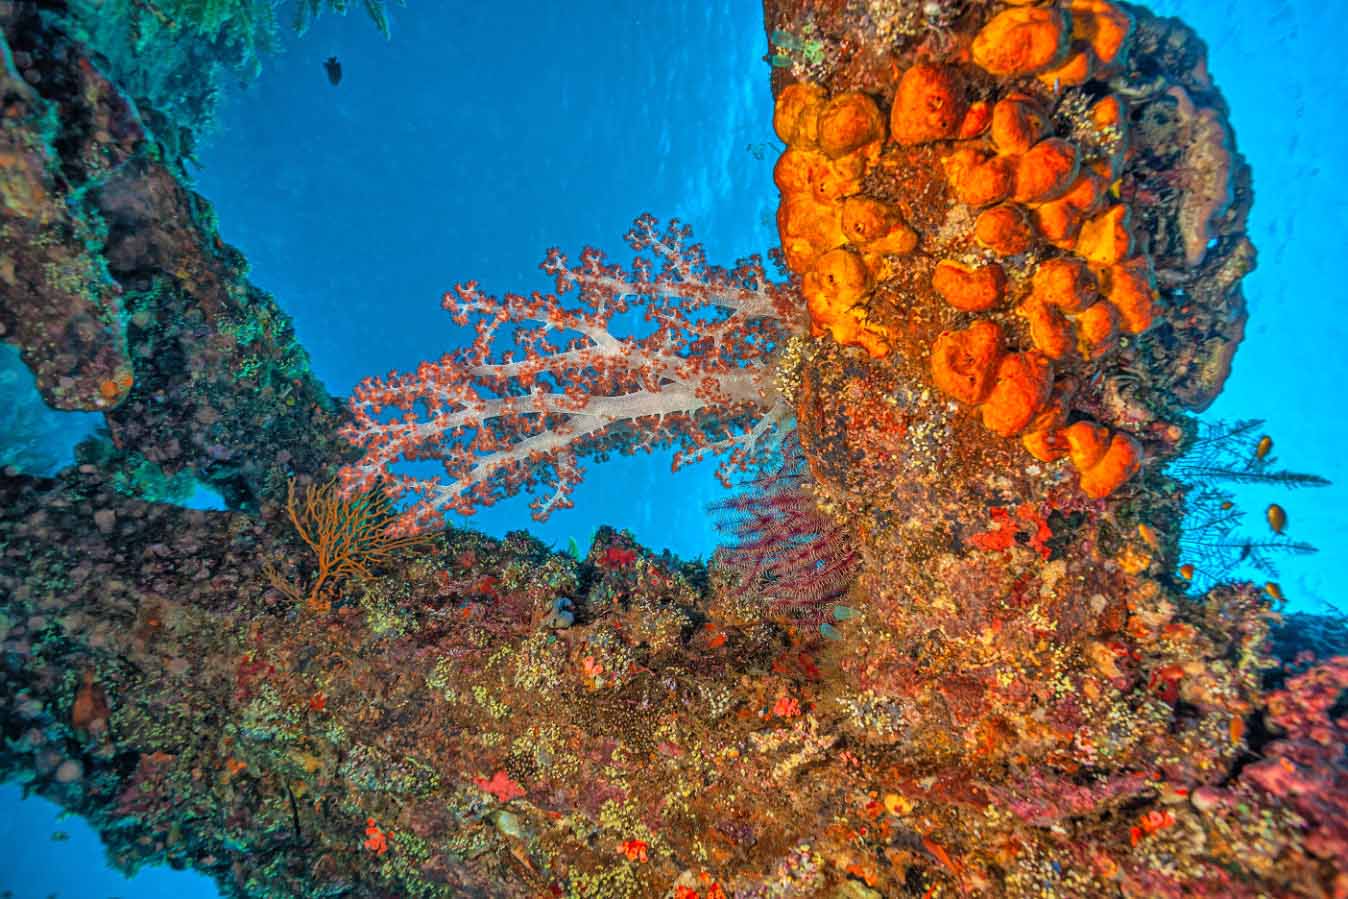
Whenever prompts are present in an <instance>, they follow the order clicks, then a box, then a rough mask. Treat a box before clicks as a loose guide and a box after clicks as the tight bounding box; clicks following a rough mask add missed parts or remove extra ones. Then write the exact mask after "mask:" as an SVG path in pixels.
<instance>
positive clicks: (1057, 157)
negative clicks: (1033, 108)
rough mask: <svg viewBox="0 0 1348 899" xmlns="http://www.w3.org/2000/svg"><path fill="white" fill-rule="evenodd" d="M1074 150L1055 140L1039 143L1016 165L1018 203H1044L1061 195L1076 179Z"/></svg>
mask: <svg viewBox="0 0 1348 899" xmlns="http://www.w3.org/2000/svg"><path fill="white" fill-rule="evenodd" d="M1079 169H1080V162H1079V161H1078V158H1077V148H1076V147H1075V146H1074V145H1073V144H1071V143H1070V142H1068V141H1065V140H1063V139H1062V138H1058V137H1050V138H1046V139H1044V140H1041V141H1040V142H1039V143H1037V144H1035V145H1034V146H1033V147H1031V148H1030V149H1029V151H1028V152H1026V153H1025V154H1024V155H1022V156H1021V157H1020V161H1019V162H1017V163H1016V190H1015V194H1014V195H1013V196H1014V197H1015V200H1016V202H1018V203H1046V202H1048V201H1049V200H1053V199H1056V198H1058V197H1060V196H1062V195H1063V194H1064V193H1065V192H1066V191H1067V188H1069V187H1071V186H1072V183H1073V182H1074V181H1075V180H1076V177H1077V172H1078V171H1079Z"/></svg>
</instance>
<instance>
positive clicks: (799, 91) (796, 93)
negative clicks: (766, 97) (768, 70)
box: [772, 81, 828, 147]
mask: <svg viewBox="0 0 1348 899" xmlns="http://www.w3.org/2000/svg"><path fill="white" fill-rule="evenodd" d="M827 96H828V95H827V94H826V93H825V91H824V89H823V88H822V87H820V86H819V85H817V84H806V83H805V82H803V81H798V82H796V83H795V84H788V85H787V86H786V87H784V88H782V92H781V93H780V94H778V95H777V104H776V105H775V106H774V107H773V109H772V129H773V130H774V131H776V132H777V136H778V137H780V138H781V139H782V143H784V144H786V145H787V146H788V147H813V146H814V145H815V144H816V142H817V141H818V139H819V124H818V123H819V111H820V110H821V109H823V108H824V102H825V98H826V97H827Z"/></svg>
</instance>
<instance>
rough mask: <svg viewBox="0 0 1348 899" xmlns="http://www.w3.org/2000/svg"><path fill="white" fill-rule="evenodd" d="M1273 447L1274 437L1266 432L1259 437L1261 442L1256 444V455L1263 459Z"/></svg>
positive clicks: (1257, 457)
mask: <svg viewBox="0 0 1348 899" xmlns="http://www.w3.org/2000/svg"><path fill="white" fill-rule="evenodd" d="M1271 449H1273V438H1272V437H1270V436H1268V435H1267V434H1265V435H1264V436H1263V437H1260V438H1259V443H1258V444H1256V445H1255V448H1254V457H1255V458H1256V459H1260V460H1262V459H1263V458H1264V457H1265V456H1267V455H1268V453H1269V450H1271Z"/></svg>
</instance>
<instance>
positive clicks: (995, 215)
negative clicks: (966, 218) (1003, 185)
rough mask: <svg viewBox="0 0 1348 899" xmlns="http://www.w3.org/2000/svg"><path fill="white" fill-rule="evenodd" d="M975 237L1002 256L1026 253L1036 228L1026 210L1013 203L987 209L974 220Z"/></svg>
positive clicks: (1032, 240)
mask: <svg viewBox="0 0 1348 899" xmlns="http://www.w3.org/2000/svg"><path fill="white" fill-rule="evenodd" d="M974 237H975V238H976V239H977V240H978V242H979V243H980V244H982V245H983V246H985V247H987V248H988V249H989V250H992V251H993V252H994V253H998V254H1000V255H1002V256H1017V255H1019V254H1021V253H1024V252H1025V251H1026V250H1028V249H1029V248H1030V245H1031V244H1032V243H1033V242H1034V229H1033V227H1032V226H1031V225H1030V219H1029V217H1028V216H1026V214H1025V210H1024V209H1022V208H1021V207H1019V206H1016V205H1014V204H1012V203H1003V204H1002V205H1000V206H993V207H992V208H991V209H985V210H984V211H983V212H982V213H981V214H980V215H979V216H978V220H977V221H976V222H974Z"/></svg>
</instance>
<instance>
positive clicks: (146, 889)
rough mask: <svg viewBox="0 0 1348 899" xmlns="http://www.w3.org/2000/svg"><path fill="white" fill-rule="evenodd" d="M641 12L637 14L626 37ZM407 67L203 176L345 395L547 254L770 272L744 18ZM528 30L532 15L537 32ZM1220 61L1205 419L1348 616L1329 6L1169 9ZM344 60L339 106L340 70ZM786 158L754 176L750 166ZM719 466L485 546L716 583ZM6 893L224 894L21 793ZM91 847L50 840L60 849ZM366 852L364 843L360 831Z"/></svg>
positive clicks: (231, 149)
mask: <svg viewBox="0 0 1348 899" xmlns="http://www.w3.org/2000/svg"><path fill="white" fill-rule="evenodd" d="M618 6H626V7H627V8H629V9H631V10H633V11H630V12H621V11H620V12H614V9H615V7H618ZM411 7H412V8H410V9H408V10H405V11H403V10H394V16H393V40H392V41H390V42H385V41H384V40H383V39H382V38H380V37H379V35H378V34H377V33H376V32H375V31H374V29H373V28H371V27H370V25H369V23H368V22H367V21H365V20H364V19H363V18H362V17H361V16H360V14H359V12H357V13H353V14H352V15H351V16H349V17H346V18H342V17H336V16H325V17H323V18H321V19H320V20H319V21H318V23H317V24H316V25H315V26H314V27H313V29H312V30H311V31H310V32H309V34H308V35H306V36H305V37H304V38H302V39H299V40H290V41H289V42H288V45H289V49H288V50H287V52H286V53H284V54H283V55H281V56H279V57H277V58H274V59H270V60H268V61H267V62H266V65H265V68H264V71H263V74H262V77H261V79H260V80H259V81H258V82H256V83H255V84H253V85H252V86H251V87H249V88H248V89H246V90H244V91H241V92H239V91H235V92H232V93H230V94H229V96H228V97H227V98H226V102H225V106H224V109H223V113H222V124H223V128H222V130H221V131H220V133H218V134H217V135H216V136H214V138H212V139H210V140H209V142H208V144H207V146H206V147H205V148H204V150H203V152H202V153H201V158H202V161H203V163H204V165H205V168H204V169H203V170H202V171H201V172H200V173H199V174H198V177H197V189H198V190H199V191H200V192H201V193H203V194H204V195H205V196H206V197H208V198H209V199H210V200H211V202H212V203H214V204H215V207H216V209H217V211H218V213H219V218H220V228H221V233H222V235H223V237H224V239H225V240H226V241H228V242H229V243H231V244H234V245H235V246H237V247H239V248H240V249H241V250H243V252H244V253H245V254H246V255H247V256H248V259H249V260H250V262H251V263H252V266H253V275H252V277H253V280H254V281H255V282H256V283H257V284H259V285H260V286H261V287H263V288H265V289H267V290H269V291H272V292H273V293H274V294H275V295H276V297H277V299H278V300H279V302H280V303H281V305H282V307H283V308H285V309H286V311H288V312H289V313H290V314H292V315H293V316H294V318H295V324H296V330H297V332H298V334H299V337H300V340H301V341H302V342H303V344H304V345H305V346H306V347H307V349H308V350H309V352H310V354H311V356H312V360H313V365H314V369H315V371H316V373H317V374H318V376H319V377H320V378H322V379H323V381H324V382H325V384H326V385H327V387H328V389H329V390H330V391H331V392H333V393H334V394H344V393H346V392H347V391H348V390H349V389H350V388H351V386H352V385H353V384H355V383H356V382H357V381H358V380H360V379H361V378H363V377H365V376H366V375H370V374H382V373H385V372H387V371H388V370H390V369H392V368H399V369H407V368H411V367H414V366H415V365H416V364H417V363H418V362H419V361H420V360H422V359H434V358H438V357H439V356H440V355H442V354H443V353H444V352H446V351H447V350H448V349H450V347H451V342H452V340H453V334H454V332H453V329H452V327H451V323H450V322H449V321H448V318H447V316H446V315H445V314H444V313H443V312H441V311H440V309H439V298H440V295H441V294H442V293H443V292H444V291H445V290H446V289H448V288H450V287H451V286H453V284H455V283H457V282H459V281H462V280H467V279H470V278H475V279H477V280H479V281H480V282H481V283H482V285H483V287H484V288H485V289H487V290H488V291H491V292H496V293H499V292H502V291H506V290H513V291H520V292H523V291H527V290H535V289H537V290H546V289H548V288H549V286H550V285H549V284H548V282H547V279H546V278H545V277H544V276H543V274H542V273H541V272H539V271H538V270H537V268H536V266H537V263H538V262H539V260H540V259H541V258H542V255H543V252H544V250H545V248H547V247H549V246H553V245H556V246H560V247H562V248H563V249H564V250H567V251H569V252H572V253H574V252H578V251H579V249H580V248H581V246H583V245H585V244H593V245H596V246H600V247H602V248H604V249H607V250H609V251H610V252H611V253H613V254H614V255H615V256H619V257H621V255H622V250H623V246H622V241H621V237H622V234H623V233H624V231H626V229H627V228H628V226H629V225H630V223H631V220H632V218H634V217H635V216H636V215H637V214H639V213H640V212H643V211H647V210H649V211H651V212H653V213H654V214H656V215H657V216H659V217H661V218H662V219H663V218H667V217H670V216H678V217H680V218H682V219H684V220H685V221H687V222H690V223H692V224H693V225H694V226H695V228H696V231H697V234H698V236H699V237H700V238H701V239H702V240H703V241H704V242H705V243H706V246H707V249H708V254H709V256H710V257H711V258H712V260H713V261H717V262H723V263H729V262H732V261H733V260H734V259H735V258H736V257H738V256H742V255H746V254H748V253H752V252H762V251H764V250H766V249H767V248H768V247H770V246H772V245H773V243H774V241H775V231H774V229H773V227H772V224H771V222H772V214H773V212H774V210H775V206H776V193H775V190H774V188H773V186H772V181H771V166H772V163H773V160H774V158H775V149H774V148H775V147H776V142H775V138H774V136H773V134H772V130H771V97H770V94H769V91H768V85H767V74H768V68H767V65H766V64H765V63H764V62H762V61H761V57H762V56H763V54H764V53H765V52H766V45H765V41H764V38H763V34H762V26H761V9H760V7H759V5H758V4H757V3H755V2H750V0H740V2H732V0H717V2H707V0H677V2H675V0H652V2H643V3H640V4H614V3H612V2H611V0H610V2H596V0H591V2H584V3H575V2H572V3H567V4H550V3H549V4H545V3H534V4H466V3H463V4H460V3H453V4H449V3H437V2H426V0H413V3H412V4H411ZM531 7H532V8H531ZM1155 8H1157V9H1158V11H1160V12H1163V13H1167V14H1178V15H1182V16H1183V17H1184V18H1186V19H1187V20H1188V21H1189V22H1190V23H1191V24H1193V25H1195V26H1196V27H1197V28H1198V30H1199V32H1200V33H1201V34H1202V35H1203V36H1204V37H1205V38H1206V39H1207V41H1208V44H1209V47H1210V50H1211V53H1210V68H1211V70H1212V72H1213V73H1214V75H1215V77H1216V79H1217V82H1218V84H1219V85H1220V86H1221V88H1222V90H1223V92H1224V93H1225V95H1226V98H1227V100H1228V102H1229V103H1230V104H1231V107H1232V109H1233V110H1234V114H1233V119H1234V122H1235V125H1236V129H1237V138H1238V143H1239V147H1240V149H1241V151H1242V152H1243V153H1244V154H1245V155H1246V156H1247V158H1249V160H1250V161H1251V163H1252V164H1253V166H1254V171H1255V190H1256V202H1255V206H1254V211H1253V214H1252V217H1251V229H1252V236H1253V239H1254V241H1255V243H1256V244H1257V245H1258V247H1259V252H1260V265H1259V268H1258V270H1257V271H1256V272H1255V273H1254V274H1253V275H1251V276H1250V277H1249V278H1247V279H1246V281H1245V285H1246V288H1245V289H1246V295H1247V297H1248V299H1249V302H1250V309H1251V319H1250V327H1249V330H1248V332H1247V337H1246V340H1245V343H1244V345H1243V346H1242V347H1241V350H1240V352H1239V354H1238V355H1237V357H1236V367H1235V373H1234V375H1233V376H1232V378H1231V380H1230V381H1229V382H1228V385H1227V388H1226V392H1225V393H1224V394H1223V396H1222V397H1221V398H1220V400H1219V401H1218V402H1217V403H1216V404H1215V405H1214V407H1213V408H1212V410H1211V411H1210V412H1209V414H1208V416H1207V417H1208V418H1211V419H1218V418H1225V419H1236V418H1265V419H1267V420H1268V426H1267V429H1268V431H1269V433H1271V434H1272V435H1273V436H1274V438H1275V440H1276V447H1277V449H1276V454H1277V456H1278V457H1279V459H1280V461H1281V463H1282V465H1283V466H1285V467H1288V468H1291V469H1294V470H1304V471H1313V472H1318V473H1320V474H1323V475H1325V476H1327V477H1329V478H1331V479H1333V480H1334V481H1335V482H1336V483H1335V485H1334V486H1333V487H1329V488H1323V489H1319V490H1316V491H1303V492H1300V493H1295V494H1290V495H1288V494H1284V493H1274V494H1267V493H1263V492H1259V491H1242V492H1241V493H1240V499H1241V505H1242V506H1243V507H1245V508H1246V509H1247V510H1249V511H1250V526H1249V530H1250V532H1251V533H1252V534H1255V535H1258V534H1260V533H1262V529H1261V526H1260V521H1259V519H1260V514H1261V510H1262V509H1263V507H1264V505H1265V504H1266V503H1267V502H1268V501H1270V500H1274V499H1276V500H1277V501H1279V502H1281V503H1282V504H1283V505H1284V506H1285V507H1286V508H1287V510H1288V513H1289V518H1290V526H1289V534H1290V535H1291V536H1293V537H1295V538H1296V539H1299V540H1307V541H1310V542H1312V543H1314V544H1316V545H1317V546H1319V547H1320V549H1321V552H1320V553H1319V554H1318V555H1317V556H1313V557H1308V558H1297V559H1289V560H1286V561H1285V562H1284V563H1283V564H1282V566H1281V577H1280V580H1281V583H1282V585H1283V589H1284V592H1285V593H1286V594H1287V596H1288V598H1289V600H1290V604H1291V607H1292V608H1299V609H1305V610H1308V611H1321V610H1323V608H1324V604H1326V603H1333V602H1337V603H1339V604H1340V605H1344V603H1343V601H1342V598H1341V593H1340V590H1339V584H1340V582H1341V578H1340V577H1339V571H1340V566H1341V565H1342V564H1343V562H1344V561H1345V560H1348V512H1346V511H1345V509H1348V472H1346V471H1345V468H1344V466H1343V465H1342V463H1341V461H1340V460H1341V453H1342V452H1343V451H1344V447H1345V442H1346V441H1348V423H1345V416H1344V414H1343V411H1342V410H1340V409H1338V407H1337V406H1336V405H1334V404H1335V403H1337V402H1338V401H1339V400H1341V399H1342V398H1343V397H1344V395H1345V390H1344V386H1345V384H1348V350H1346V349H1345V347H1348V325H1346V324H1345V321H1346V310H1345V299H1348V298H1346V297H1345V291H1344V289H1343V284H1344V283H1345V276H1344V274H1343V272H1344V270H1345V269H1344V264H1343V263H1344V260H1345V255H1346V254H1345V251H1344V248H1343V238H1342V234H1343V223H1344V220H1345V215H1344V212H1345V204H1348V192H1344V191H1341V190H1339V189H1337V188H1335V187H1334V185H1336V184H1337V185H1344V184H1348V156H1346V155H1345V152H1344V149H1343V148H1344V143H1345V140H1346V139H1348V134H1345V129H1344V126H1343V123H1342V117H1341V112H1340V109H1341V102H1340V100H1341V97H1342V92H1343V88H1344V79H1343V76H1342V74H1341V69H1340V64H1339V63H1338V62H1337V61H1336V59H1335V56H1336V54H1337V53H1338V51H1339V48H1341V47H1342V46H1344V38H1345V34H1344V27H1343V24H1342V17H1341V15H1340V13H1339V11H1338V10H1336V8H1335V5H1334V4H1326V3H1302V4H1299V5H1296V6H1294V5H1292V4H1290V3H1278V4H1269V3H1266V2H1255V0H1239V2H1228V3H1220V2H1212V0H1182V2H1179V0H1168V2H1161V3H1158V4H1155ZM333 55H335V56H337V57H339V58H340V59H341V61H342V64H343V68H344V70H345V77H344V79H343V81H342V83H341V85H340V86H339V87H336V88H334V87H332V86H331V85H329V84H328V82H327V79H326V78H325V77H324V74H323V71H322V66H321V63H322V60H324V59H325V58H327V57H328V56H333ZM763 145H766V147H767V151H766V153H764V154H763V158H762V159H758V158H756V156H755V153H754V152H751V151H752V150H754V149H757V148H759V147H760V146H763ZM712 467H713V466H711V465H705V464H704V465H702V466H700V467H698V468H695V469H693V470H688V471H684V472H682V473H680V474H679V475H677V476H670V474H669V457H668V455H667V454H666V455H663V456H661V455H657V456H653V457H648V456H642V457H639V458H636V459H617V460H614V461H612V462H610V463H607V464H604V465H590V466H588V468H589V475H588V477H587V479H586V481H585V483H584V484H583V485H582V486H581V487H580V489H578V490H577V492H576V495H575V500H576V504H577V508H576V509H574V510H571V511H567V512H562V513H559V514H557V515H555V516H554V517H553V518H552V520H551V521H549V522H548V523H546V524H544V525H538V524H536V523H533V522H531V521H530V520H529V519H528V515H527V509H526V508H525V504H524V503H523V502H522V501H516V502H512V503H506V504H502V505H500V506H497V507H495V508H493V509H491V510H488V511H486V512H482V513H479V514H478V515H476V516H474V517H473V519H472V520H471V521H470V522H468V523H470V524H472V525H473V526H475V527H478V528H481V529H483V530H486V531H488V532H490V533H492V534H496V535H501V534H504V533H505V532H506V531H508V530H511V529H516V528H522V527H528V528H529V529H531V530H532V531H533V532H534V533H536V534H538V535H539V536H540V537H541V538H542V539H544V540H545V541H548V542H551V543H553V544H554V545H556V546H558V547H565V545H566V543H567V540H568V538H571V537H575V538H576V539H577V541H578V542H580V543H581V544H582V545H585V544H586V543H587V541H588V538H589V535H590V534H591V532H592V531H593V529H594V528H595V527H596V526H598V525H600V524H603V523H610V524H614V525H618V526H623V527H627V528H630V529H631V530H632V532H633V533H634V534H635V535H636V537H637V538H638V539H639V540H640V541H642V542H643V543H644V544H646V545H648V546H652V547H654V548H656V549H660V548H666V547H667V548H669V549H671V550H673V551H674V552H676V553H679V554H680V555H683V556H685V557H689V558H692V557H698V556H702V557H704V558H705V557H706V555H707V554H708V553H709V551H710V549H711V547H712V546H713V545H714V535H713V534H712V532H711V530H710V529H709V527H708V525H707V523H706V518H705V515H704V511H703V510H704V506H705V504H706V503H707V502H708V501H710V500H712V499H714V498H716V497H718V496H720V495H722V491H721V488H720V487H719V485H718V484H717V483H716V482H715V481H714V480H713V479H712V477H711V470H712ZM0 808H2V809H3V811H4V817H3V819H0V838H3V846H4V847H5V849H4V850H0V889H9V890H13V891H14V895H15V896H16V897H19V899H29V897H33V899H41V897H46V896H48V895H49V894H52V893H56V894H57V895H59V896H61V897H65V899H106V897H110V896H119V897H124V899H132V897H155V896H174V897H189V899H190V897H196V896H213V895H216V891H215V889H214V887H213V886H212V885H211V884H210V883H209V882H208V881H207V880H206V879H205V878H203V877H200V876H199V875H195V874H191V873H178V872H171V871H168V870H166V869H151V870H147V871H143V872H142V873H141V874H140V875H138V876H137V877H136V878H135V879H134V880H132V881H130V882H128V881H127V880H126V879H124V878H123V877H122V876H121V875H120V874H118V873H117V872H115V871H111V870H109V869H107V868H106V867H105V866H104V865H103V863H102V861H101V859H102V849H101V847H100V846H99V845H98V841H97V837H96V835H94V834H93V833H92V831H90V830H89V828H87V827H85V826H83V825H82V824H81V823H80V822H79V821H76V820H69V819H68V820H61V821H58V820H57V819H56V809H55V807H54V806H52V805H50V804H49V803H46V802H45V801H43V800H38V799H31V800H28V801H20V799H19V791H18V789H17V788H15V787H12V786H11V787H4V788H0ZM55 831H62V832H66V833H68V834H69V835H70V839H69V840H68V841H66V842H54V841H52V840H51V839H50V834H52V833H53V832H55ZM352 838H353V840H355V839H358V838H359V836H358V834H357V832H356V831H355V830H354V829H353V837H352Z"/></svg>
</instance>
